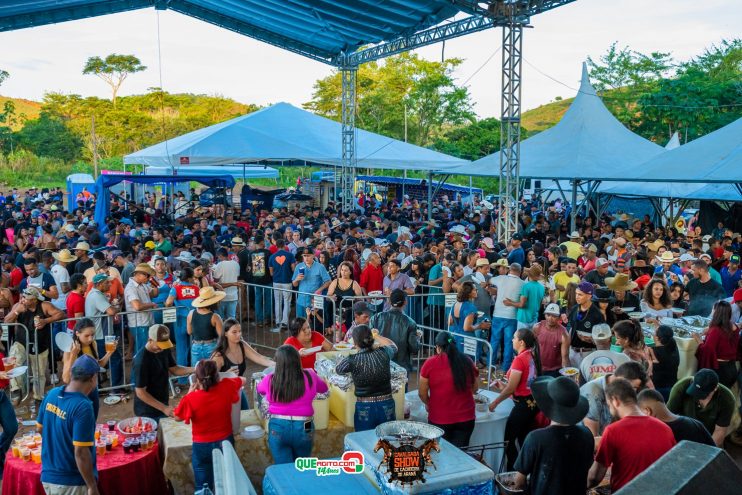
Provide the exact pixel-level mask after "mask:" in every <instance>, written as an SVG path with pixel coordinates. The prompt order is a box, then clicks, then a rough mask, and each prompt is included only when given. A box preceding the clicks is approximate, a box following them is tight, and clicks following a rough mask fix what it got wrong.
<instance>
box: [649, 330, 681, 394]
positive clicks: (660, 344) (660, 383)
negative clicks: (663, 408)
mask: <svg viewBox="0 0 742 495" xmlns="http://www.w3.org/2000/svg"><path fill="white" fill-rule="evenodd" d="M652 352H653V353H654V359H655V361H654V364H653V366H652V383H654V388H655V389H656V390H657V392H659V393H660V394H662V397H664V398H665V402H667V401H668V400H670V390H671V389H672V386H673V385H675V383H676V382H677V381H678V367H679V366H680V354H679V353H678V345H677V343H676V342H675V334H674V333H673V330H672V327H670V326H668V325H660V326H658V327H657V330H655V332H654V349H652Z"/></svg>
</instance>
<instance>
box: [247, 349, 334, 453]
mask: <svg viewBox="0 0 742 495" xmlns="http://www.w3.org/2000/svg"><path fill="white" fill-rule="evenodd" d="M275 361H276V371H275V372H273V373H269V374H268V375H266V376H265V378H263V380H262V381H261V382H260V383H259V384H258V393H259V394H261V395H264V396H265V398H266V400H268V402H269V406H268V413H269V414H270V421H269V423H268V447H269V448H270V450H271V453H272V454H273V462H274V463H275V464H286V463H293V462H294V460H295V459H296V458H297V457H308V456H309V455H310V454H311V453H312V442H313V440H314V421H313V416H314V408H313V407H312V400H314V396H315V395H317V394H318V393H320V394H322V393H325V392H327V384H325V382H323V381H322V379H321V378H320V377H318V376H317V374H316V373H315V372H314V370H311V369H302V368H301V359H300V357H299V351H297V350H296V348H294V347H292V346H290V345H282V346H281V347H279V348H278V349H277V350H276V359H275Z"/></svg>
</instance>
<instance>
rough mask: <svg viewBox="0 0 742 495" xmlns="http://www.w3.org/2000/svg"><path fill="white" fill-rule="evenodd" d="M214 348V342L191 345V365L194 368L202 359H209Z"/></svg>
mask: <svg viewBox="0 0 742 495" xmlns="http://www.w3.org/2000/svg"><path fill="white" fill-rule="evenodd" d="M214 348H216V341H214V342H211V343H208V344H195V343H194V344H191V364H192V365H193V366H196V363H197V362H199V361H200V360H202V359H210V358H211V355H212V354H213V353H214Z"/></svg>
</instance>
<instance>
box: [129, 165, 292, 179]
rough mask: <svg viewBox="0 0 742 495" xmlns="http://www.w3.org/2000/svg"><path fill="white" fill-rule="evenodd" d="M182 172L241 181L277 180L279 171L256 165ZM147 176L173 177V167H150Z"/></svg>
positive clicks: (194, 169)
mask: <svg viewBox="0 0 742 495" xmlns="http://www.w3.org/2000/svg"><path fill="white" fill-rule="evenodd" d="M180 171H181V172H184V173H188V174H190V175H207V176H209V177H212V176H215V175H231V176H232V177H234V179H235V180H240V179H243V178H244V179H277V178H278V177H279V175H280V174H279V173H278V170H277V169H275V168H271V167H263V166H262V165H261V166H259V167H256V166H255V165H250V166H245V167H243V166H242V165H222V166H198V165H191V166H186V167H182V168H181V169H180ZM144 174H145V175H173V167H155V166H149V167H147V168H146V169H145V170H144Z"/></svg>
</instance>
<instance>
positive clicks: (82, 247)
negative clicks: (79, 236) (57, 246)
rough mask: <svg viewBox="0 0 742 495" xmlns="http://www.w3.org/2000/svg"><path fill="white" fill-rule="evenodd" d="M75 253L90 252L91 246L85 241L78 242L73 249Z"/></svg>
mask: <svg viewBox="0 0 742 495" xmlns="http://www.w3.org/2000/svg"><path fill="white" fill-rule="evenodd" d="M73 249H74V250H75V251H90V244H88V243H87V242H85V241H80V242H78V243H77V244H76V245H75V247H74V248H73Z"/></svg>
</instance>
